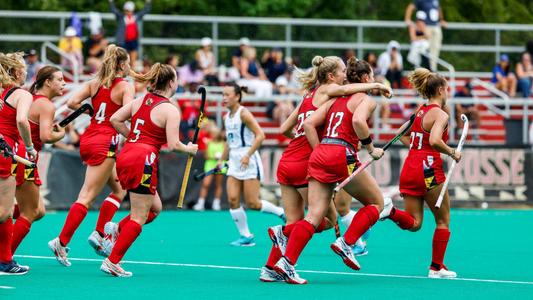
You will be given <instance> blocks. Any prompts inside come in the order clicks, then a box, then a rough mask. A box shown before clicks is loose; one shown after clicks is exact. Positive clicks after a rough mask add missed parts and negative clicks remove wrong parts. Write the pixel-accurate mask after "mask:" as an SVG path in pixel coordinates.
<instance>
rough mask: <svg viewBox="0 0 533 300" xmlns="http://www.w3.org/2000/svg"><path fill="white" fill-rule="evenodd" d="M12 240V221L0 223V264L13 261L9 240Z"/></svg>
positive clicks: (10, 219)
mask: <svg viewBox="0 0 533 300" xmlns="http://www.w3.org/2000/svg"><path fill="white" fill-rule="evenodd" d="M12 238H13V219H12V218H9V219H7V220H5V221H4V223H0V262H2V263H10V262H11V261H12V260H13V254H12V253H11V240H12Z"/></svg>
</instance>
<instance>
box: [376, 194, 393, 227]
mask: <svg viewBox="0 0 533 300" xmlns="http://www.w3.org/2000/svg"><path fill="white" fill-rule="evenodd" d="M392 208H393V205H392V199H391V198H390V197H385V198H384V199H383V210H382V211H381V212H380V213H379V220H380V221H383V220H385V218H387V217H388V216H389V215H390V212H391V210H392Z"/></svg>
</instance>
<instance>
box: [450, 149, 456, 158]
mask: <svg viewBox="0 0 533 300" xmlns="http://www.w3.org/2000/svg"><path fill="white" fill-rule="evenodd" d="M454 156H455V149H452V153H450V157H451V158H453V157H454Z"/></svg>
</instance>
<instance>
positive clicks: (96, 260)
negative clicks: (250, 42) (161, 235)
mask: <svg viewBox="0 0 533 300" xmlns="http://www.w3.org/2000/svg"><path fill="white" fill-rule="evenodd" d="M15 256H16V257H20V258H29V259H51V260H55V257H52V256H36V255H15ZM69 260H72V261H90V262H102V259H95V258H69ZM122 263H125V264H136V265H156V266H171V267H190V268H208V269H229V270H246V271H260V270H261V268H254V267H236V266H220V265H201V264H184V263H167V262H151V261H134V260H123V261H122ZM298 272H299V273H313V274H328V275H347V276H363V277H386V278H404V279H425V280H435V279H432V278H428V277H425V276H412V275H395V274H375V273H351V272H333V271H317V270H298ZM441 280H454V281H469V282H481V283H503V284H519V285H533V281H516V280H498V279H478V278H449V279H441Z"/></svg>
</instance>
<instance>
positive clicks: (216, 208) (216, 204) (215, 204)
mask: <svg viewBox="0 0 533 300" xmlns="http://www.w3.org/2000/svg"><path fill="white" fill-rule="evenodd" d="M211 209H212V210H214V211H219V210H220V200H216V201H213V204H212V205H211Z"/></svg>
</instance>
